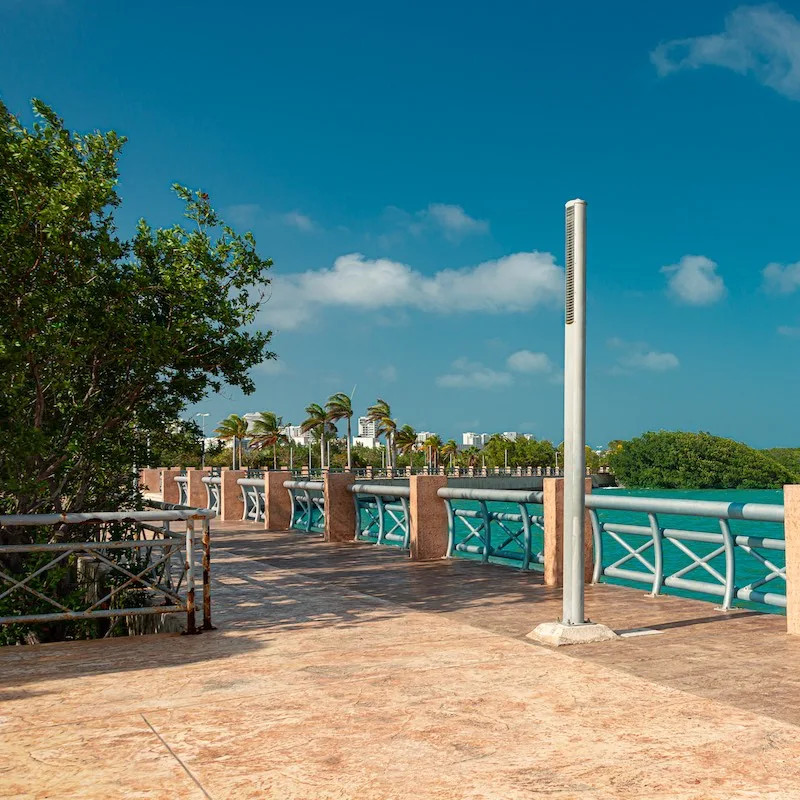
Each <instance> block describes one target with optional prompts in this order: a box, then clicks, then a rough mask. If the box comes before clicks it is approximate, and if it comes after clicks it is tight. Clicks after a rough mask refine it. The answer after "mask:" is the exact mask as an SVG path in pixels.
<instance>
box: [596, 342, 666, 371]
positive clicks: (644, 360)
mask: <svg viewBox="0 0 800 800" xmlns="http://www.w3.org/2000/svg"><path fill="white" fill-rule="evenodd" d="M608 346H609V347H610V348H612V349H613V350H619V351H620V355H619V356H618V357H617V363H616V364H615V365H614V367H612V369H611V372H612V374H616V375H622V374H627V373H630V372H639V371H647V372H667V371H668V370H672V369H677V368H678V367H679V366H680V361H679V360H678V357H677V356H676V355H675V354H674V353H666V352H660V351H658V350H653V349H651V348H650V346H649V345H648V344H647V343H646V342H626V341H625V340H624V339H618V338H613V339H609V340H608Z"/></svg>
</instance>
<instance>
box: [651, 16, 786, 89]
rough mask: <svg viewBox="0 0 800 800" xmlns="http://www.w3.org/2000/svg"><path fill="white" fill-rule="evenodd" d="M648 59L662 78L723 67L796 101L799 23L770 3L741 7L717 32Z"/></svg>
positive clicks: (676, 43) (672, 44)
mask: <svg viewBox="0 0 800 800" xmlns="http://www.w3.org/2000/svg"><path fill="white" fill-rule="evenodd" d="M650 60H651V61H652V63H653V64H654V65H655V68H656V70H657V71H658V74H659V75H661V76H665V75H669V74H671V73H673V72H677V71H678V70H682V69H698V68H700V67H704V66H716V67H723V68H725V69H730V70H733V72H737V73H739V74H740V75H753V76H754V77H755V78H756V79H757V80H758V81H759V82H760V83H762V84H763V85H764V86H768V87H770V88H771V89H774V90H775V91H776V92H779V93H780V94H782V95H785V96H786V97H789V98H791V99H792V100H800V21H798V20H797V18H796V17H793V16H792V15H791V14H789V13H787V12H786V11H784V10H783V9H781V8H780V7H778V6H777V5H774V4H772V3H770V4H767V5H761V6H740V7H739V8H737V9H735V10H734V11H732V12H731V13H730V14H729V15H728V16H727V17H726V19H725V26H724V29H723V30H722V31H721V32H720V33H713V34H709V35H706V36H693V37H690V38H687V39H673V40H672V41H669V42H664V43H663V44H661V45H659V46H658V47H657V48H656V49H655V50H654V51H653V52H652V53H651V54H650Z"/></svg>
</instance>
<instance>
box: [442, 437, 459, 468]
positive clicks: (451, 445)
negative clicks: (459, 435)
mask: <svg viewBox="0 0 800 800" xmlns="http://www.w3.org/2000/svg"><path fill="white" fill-rule="evenodd" d="M441 453H442V455H443V456H444V457H445V458H447V457H448V456H449V457H450V467H451V468H452V466H453V458H455V456H456V454H457V453H458V444H456V441H455V439H448V440H447V441H446V442H445V443H444V444H443V445H442V448H441Z"/></svg>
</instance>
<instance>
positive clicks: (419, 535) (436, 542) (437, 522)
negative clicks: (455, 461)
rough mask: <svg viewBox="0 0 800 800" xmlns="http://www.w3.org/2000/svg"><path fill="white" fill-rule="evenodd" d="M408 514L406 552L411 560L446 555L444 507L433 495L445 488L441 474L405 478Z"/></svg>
mask: <svg viewBox="0 0 800 800" xmlns="http://www.w3.org/2000/svg"><path fill="white" fill-rule="evenodd" d="M409 486H410V487H411V497H410V499H409V504H408V510H409V514H410V515H411V520H410V537H409V549H410V551H411V558H412V560H414V561H429V560H431V559H435V558H444V557H445V556H446V555H447V540H448V533H447V508H446V506H445V502H444V500H442V498H441V497H439V496H438V495H437V494H436V492H438V491H439V489H442V488H444V487H445V486H447V478H446V477H445V476H444V475H412V476H411V477H410V478H409Z"/></svg>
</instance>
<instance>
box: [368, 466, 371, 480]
mask: <svg viewBox="0 0 800 800" xmlns="http://www.w3.org/2000/svg"><path fill="white" fill-rule="evenodd" d="M367 480H368V481H371V480H372V467H367Z"/></svg>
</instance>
